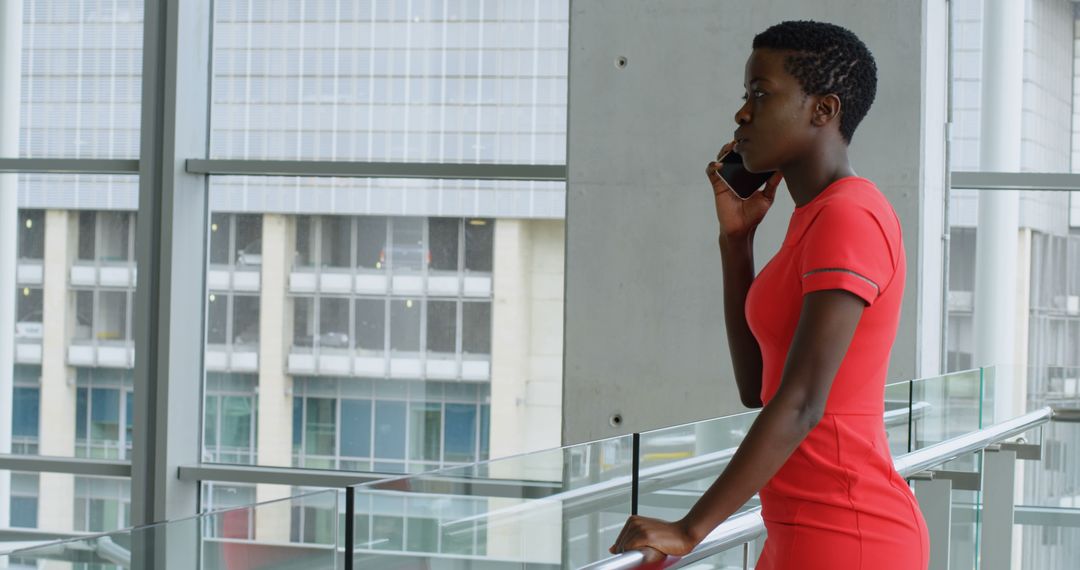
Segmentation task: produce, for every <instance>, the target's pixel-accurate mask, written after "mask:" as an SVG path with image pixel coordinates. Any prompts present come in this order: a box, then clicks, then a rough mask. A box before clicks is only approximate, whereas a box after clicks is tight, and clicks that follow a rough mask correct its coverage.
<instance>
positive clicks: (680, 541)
mask: <svg viewBox="0 0 1080 570" xmlns="http://www.w3.org/2000/svg"><path fill="white" fill-rule="evenodd" d="M699 542H701V539H700V538H699V539H697V540H695V539H694V537H693V536H691V534H690V528H689V526H688V525H685V524H683V522H682V521H676V522H667V521H662V520H660V519H653V518H649V517H642V516H637V515H631V516H630V518H629V519H627V521H626V524H625V525H623V529H622V531H620V532H619V538H617V539H616V540H615V544H614V545H612V546H611V548H609V549H608V551H609V552H611V553H612V554H619V553H620V552H626V551H630V550H640V551H641V552H642V554H644V555H645V564H652V563H654V562H659V561H661V560H663V559H664V558H666V557H667V556H684V555H686V554H689V553H690V551H691V550H693V549H694V547H695V546H697V544H698V543H699Z"/></svg>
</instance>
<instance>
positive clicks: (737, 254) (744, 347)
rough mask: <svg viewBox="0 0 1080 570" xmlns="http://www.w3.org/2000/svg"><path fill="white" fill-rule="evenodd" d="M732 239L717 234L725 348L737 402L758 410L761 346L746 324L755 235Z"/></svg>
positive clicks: (750, 233)
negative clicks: (732, 373)
mask: <svg viewBox="0 0 1080 570" xmlns="http://www.w3.org/2000/svg"><path fill="white" fill-rule="evenodd" d="M755 231H756V228H754V229H753V230H751V231H749V232H747V234H746V235H744V236H738V237H733V236H729V235H726V234H723V233H722V234H720V258H721V260H722V264H723V268H724V324H725V325H726V326H727V339H728V348H729V349H730V350H731V364H732V368H733V369H734V371H735V383H736V384H737V385H738V387H739V399H741V400H742V403H743V405H744V406H746V407H748V408H760V407H761V346H760V345H758V342H757V339H756V338H754V334H753V333H752V332H750V325H748V324H747V323H746V294H747V292H748V291H750V284H752V283H753V282H754V233H755Z"/></svg>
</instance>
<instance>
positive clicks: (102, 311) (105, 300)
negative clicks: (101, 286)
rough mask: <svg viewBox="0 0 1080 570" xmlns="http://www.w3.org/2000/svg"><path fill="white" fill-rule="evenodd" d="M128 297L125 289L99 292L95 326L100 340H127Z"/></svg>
mask: <svg viewBox="0 0 1080 570" xmlns="http://www.w3.org/2000/svg"><path fill="white" fill-rule="evenodd" d="M127 298H128V294H127V293H126V292H123V291H100V292H98V310H97V315H96V319H95V322H94V326H95V328H96V329H97V335H96V336H97V339H98V340H126V339H127V338H128V336H127Z"/></svg>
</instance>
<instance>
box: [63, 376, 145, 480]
mask: <svg viewBox="0 0 1080 570" xmlns="http://www.w3.org/2000/svg"><path fill="white" fill-rule="evenodd" d="M75 376H76V386H77V387H76V403H75V414H76V415H75V454H76V456H77V457H90V458H94V459H125V458H127V457H128V456H129V454H130V450H131V428H132V410H131V406H132V398H131V390H132V377H131V370H127V369H113V368H77V369H76V375H75Z"/></svg>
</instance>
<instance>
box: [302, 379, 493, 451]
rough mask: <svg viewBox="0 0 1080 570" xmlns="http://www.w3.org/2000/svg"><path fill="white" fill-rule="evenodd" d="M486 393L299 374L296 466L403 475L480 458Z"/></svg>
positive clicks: (480, 388)
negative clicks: (300, 375)
mask: <svg viewBox="0 0 1080 570" xmlns="http://www.w3.org/2000/svg"><path fill="white" fill-rule="evenodd" d="M489 391H490V388H489V387H488V386H487V385H486V384H467V383H460V382H430V381H429V382H424V383H409V384H408V385H404V384H402V383H401V382H399V381H392V380H383V379H366V378H308V377H297V378H296V379H295V380H294V396H293V398H294V399H293V430H294V431H293V434H294V435H293V453H294V464H295V465H296V466H299V467H315V468H328V469H349V470H355V471H369V470H374V471H378V472H387V473H403V472H417V471H423V470H429V469H433V468H437V467H439V466H441V465H445V464H463V463H472V462H475V461H479V460H481V459H482V458H485V457H486V456H487V445H488V444H487V441H488V440H487V434H486V433H484V432H486V430H487V419H486V418H487V407H488V404H487V398H488V394H489ZM399 398H400V399H399Z"/></svg>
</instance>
